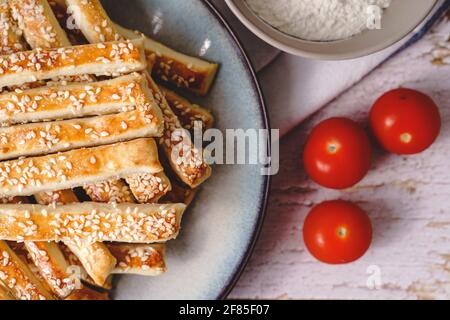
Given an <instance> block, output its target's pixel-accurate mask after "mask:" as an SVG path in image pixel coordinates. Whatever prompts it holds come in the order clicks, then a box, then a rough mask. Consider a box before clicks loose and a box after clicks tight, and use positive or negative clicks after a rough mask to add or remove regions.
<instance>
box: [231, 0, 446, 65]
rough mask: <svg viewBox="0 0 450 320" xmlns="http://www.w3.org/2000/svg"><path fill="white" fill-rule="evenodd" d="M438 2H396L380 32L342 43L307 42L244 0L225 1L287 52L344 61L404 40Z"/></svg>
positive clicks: (257, 31) (252, 27) (256, 31)
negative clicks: (268, 20)
mask: <svg viewBox="0 0 450 320" xmlns="http://www.w3.org/2000/svg"><path fill="white" fill-rule="evenodd" d="M437 2H438V1H437V0H420V1H411V0H394V1H393V2H392V4H391V6H390V7H389V8H388V9H387V10H385V14H384V16H383V20H382V28H381V29H380V30H366V31H364V32H362V33H360V34H357V35H355V36H353V37H351V38H348V39H345V40H339V41H328V42H319V41H308V40H303V39H299V38H296V37H293V36H290V35H288V34H286V33H284V32H281V31H279V30H277V29H276V28H274V27H272V26H270V25H269V24H268V23H266V22H265V21H263V20H262V19H261V18H260V17H258V16H257V15H256V14H255V13H254V12H253V11H252V10H251V9H250V8H249V7H248V6H247V4H246V3H245V1H243V0H226V3H227V4H228V6H229V7H230V9H231V10H232V11H233V13H234V14H235V15H236V16H237V17H238V18H239V19H240V20H241V22H242V23H243V24H244V25H246V26H247V28H249V29H250V30H251V31H252V32H253V33H254V34H255V35H257V36H258V37H260V38H261V39H262V40H264V41H266V42H267V43H269V44H271V45H272V46H274V47H276V48H278V49H280V50H283V51H285V52H288V53H291V54H295V55H298V56H303V57H307V58H314V59H325V60H342V59H351V58H357V57H361V56H366V55H369V54H372V53H375V52H377V51H380V50H383V49H385V48H387V47H389V46H391V45H393V44H395V43H396V42H398V41H400V40H402V39H403V38H405V37H406V36H407V35H408V34H410V33H411V32H412V31H413V30H414V29H415V28H416V27H418V26H419V25H420V24H421V23H422V22H423V21H424V20H425V18H426V17H427V16H428V15H429V14H430V12H431V11H432V9H433V7H434V6H435V5H436V4H437Z"/></svg>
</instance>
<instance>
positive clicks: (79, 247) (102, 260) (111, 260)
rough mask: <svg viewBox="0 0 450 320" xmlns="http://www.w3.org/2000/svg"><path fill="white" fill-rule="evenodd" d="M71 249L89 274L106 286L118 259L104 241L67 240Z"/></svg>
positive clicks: (95, 281) (99, 284) (96, 281)
mask: <svg viewBox="0 0 450 320" xmlns="http://www.w3.org/2000/svg"><path fill="white" fill-rule="evenodd" d="M65 244H66V245H67V247H68V248H69V250H70V251H72V252H73V254H75V255H76V256H77V258H78V259H79V260H80V262H81V265H82V266H83V267H84V268H85V270H86V272H87V273H88V275H89V276H90V277H91V278H92V279H93V280H94V283H95V284H96V285H98V286H104V285H105V283H106V280H107V279H108V277H109V275H110V274H111V272H112V271H113V270H114V267H115V266H116V264H117V260H116V258H115V257H114V255H112V254H111V252H110V251H109V249H108V248H107V246H106V245H105V244H104V243H100V242H95V243H90V242H86V241H81V242H77V243H76V242H73V241H72V242H66V243H65Z"/></svg>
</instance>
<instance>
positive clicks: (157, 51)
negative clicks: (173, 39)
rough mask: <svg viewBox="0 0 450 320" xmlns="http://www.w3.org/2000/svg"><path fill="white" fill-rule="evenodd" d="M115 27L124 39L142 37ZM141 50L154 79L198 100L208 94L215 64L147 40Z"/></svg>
mask: <svg viewBox="0 0 450 320" xmlns="http://www.w3.org/2000/svg"><path fill="white" fill-rule="evenodd" d="M115 27H116V29H117V31H118V32H119V33H120V34H121V35H122V36H123V37H125V38H128V39H135V38H139V37H140V36H142V33H140V32H134V31H132V30H128V29H126V28H124V27H121V26H119V25H117V24H116V25H115ZM144 47H145V54H146V56H147V62H148V64H149V66H152V68H151V70H152V74H153V75H154V76H156V77H157V78H159V79H161V80H163V81H165V82H168V83H171V84H174V85H175V86H177V87H179V88H183V89H187V90H189V91H191V92H194V93H195V94H198V95H201V96H204V95H206V94H207V93H208V92H209V90H210V88H211V85H212V83H213V82H214V79H215V77H216V74H217V70H218V68H219V65H218V64H216V63H210V62H208V61H205V60H201V59H199V58H195V57H191V56H188V55H185V54H182V53H179V52H177V51H175V50H173V49H171V48H169V47H167V46H165V45H163V44H161V43H159V42H157V41H155V40H153V39H151V38H149V37H147V36H145V39H144Z"/></svg>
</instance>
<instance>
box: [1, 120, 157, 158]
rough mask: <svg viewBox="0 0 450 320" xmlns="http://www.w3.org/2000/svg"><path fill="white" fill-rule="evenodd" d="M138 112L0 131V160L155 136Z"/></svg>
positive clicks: (16, 127) (147, 122) (26, 125)
mask: <svg viewBox="0 0 450 320" xmlns="http://www.w3.org/2000/svg"><path fill="white" fill-rule="evenodd" d="M153 123H154V122H151V121H148V120H147V118H145V117H143V116H142V113H141V112H139V111H131V112H124V113H120V114H114V115H104V116H98V117H92V118H81V119H74V120H66V121H55V122H47V123H33V124H24V125H17V126H12V127H5V128H0V160H8V159H13V158H18V157H23V156H39V155H45V154H49V153H55V152H61V151H67V150H71V149H78V148H85V147H92V146H100V145H106V144H112V143H117V142H121V141H127V140H132V139H138V138H144V137H154V136H156V135H158V134H159V131H160V129H159V128H158V126H155V125H153Z"/></svg>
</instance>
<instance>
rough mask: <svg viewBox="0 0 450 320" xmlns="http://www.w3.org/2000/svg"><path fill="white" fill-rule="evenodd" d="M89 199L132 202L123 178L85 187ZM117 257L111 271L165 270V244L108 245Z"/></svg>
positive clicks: (147, 272) (146, 272)
mask: <svg viewBox="0 0 450 320" xmlns="http://www.w3.org/2000/svg"><path fill="white" fill-rule="evenodd" d="M85 190H86V191H87V193H88V195H89V196H90V197H91V200H92V201H94V202H104V203H132V202H134V199H133V196H132V195H131V190H130V189H129V188H128V186H127V185H126V184H125V183H124V182H123V180H115V181H108V182H105V183H101V184H95V185H91V186H89V187H87V188H86V187H85ZM108 248H109V250H110V251H111V253H112V254H113V255H114V257H115V258H116V259H117V265H116V267H115V269H114V270H113V273H125V274H129V273H132V274H140V275H149V276H157V275H160V274H162V273H164V272H166V270H167V268H166V263H165V257H164V255H165V245H163V244H156V245H150V244H123V243H115V244H109V245H108Z"/></svg>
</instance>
